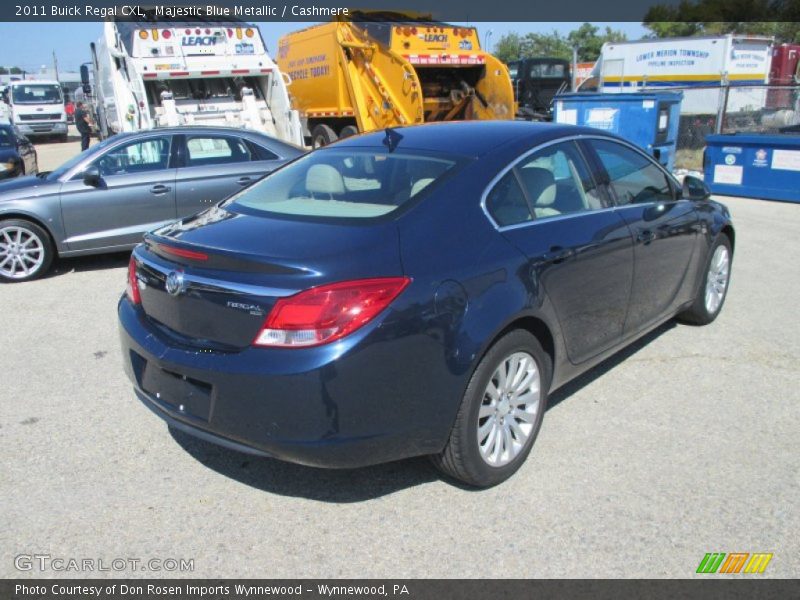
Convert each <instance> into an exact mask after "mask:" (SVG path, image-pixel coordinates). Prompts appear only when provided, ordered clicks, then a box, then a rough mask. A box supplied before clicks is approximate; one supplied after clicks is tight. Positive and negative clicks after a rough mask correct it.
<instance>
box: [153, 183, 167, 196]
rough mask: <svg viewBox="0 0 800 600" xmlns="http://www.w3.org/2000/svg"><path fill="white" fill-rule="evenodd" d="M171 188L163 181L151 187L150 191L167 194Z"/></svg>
mask: <svg viewBox="0 0 800 600" xmlns="http://www.w3.org/2000/svg"><path fill="white" fill-rule="evenodd" d="M169 190H170V188H169V187H168V186H166V185H164V184H162V183H159V184H156V185H154V186H153V187H151V188H150V193H151V194H155V195H156V196H159V195H161V194H166V193H167V192H168V191H169Z"/></svg>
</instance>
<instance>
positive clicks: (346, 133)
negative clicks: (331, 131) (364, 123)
mask: <svg viewBox="0 0 800 600" xmlns="http://www.w3.org/2000/svg"><path fill="white" fill-rule="evenodd" d="M357 134H358V127H356V126H355V125H346V126H345V127H342V130H341V131H340V132H339V139H340V140H343V139H344V138H349V137H350V136H351V135H357Z"/></svg>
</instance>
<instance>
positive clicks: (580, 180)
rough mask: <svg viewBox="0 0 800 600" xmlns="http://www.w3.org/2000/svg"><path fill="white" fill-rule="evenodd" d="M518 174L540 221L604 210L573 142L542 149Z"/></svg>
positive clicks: (521, 167)
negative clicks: (547, 218)
mask: <svg viewBox="0 0 800 600" xmlns="http://www.w3.org/2000/svg"><path fill="white" fill-rule="evenodd" d="M516 170H517V174H518V176H519V179H520V182H521V183H522V187H523V189H524V190H525V192H526V194H527V196H528V199H529V201H530V203H531V207H532V208H533V214H534V216H535V217H536V218H537V219H542V218H546V217H555V216H559V215H566V214H571V213H580V212H587V211H590V210H598V209H601V208H605V204H604V203H603V199H602V197H601V196H600V194H599V192H598V189H597V187H596V186H595V183H594V180H593V179H592V177H591V175H590V174H589V170H588V169H587V167H586V165H585V163H584V161H583V158H582V157H581V155H580V152H579V151H578V148H577V146H576V145H575V143H574V142H564V143H561V144H555V145H553V146H548V147H546V148H543V149H542V150H539V151H538V152H536V153H535V154H533V155H531V156H530V157H529V158H528V159H526V160H525V161H523V162H522V163H521V164H520V165H517V167H516Z"/></svg>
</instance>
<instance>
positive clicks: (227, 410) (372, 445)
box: [118, 298, 452, 468]
mask: <svg viewBox="0 0 800 600" xmlns="http://www.w3.org/2000/svg"><path fill="white" fill-rule="evenodd" d="M118 314H119V319H120V337H121V343H122V350H123V359H124V360H123V362H124V366H125V371H126V374H127V375H128V377H129V379H130V380H131V382H132V383H133V385H134V388H135V391H136V395H137V396H138V397H139V399H140V400H141V401H142V402H143V403H144V404H145V405H147V406H148V408H150V409H151V410H152V411H153V412H155V413H156V414H157V415H158V416H159V417H161V418H162V419H164V420H165V421H166V422H167V423H168V424H169V425H171V426H174V427H176V428H178V429H181V430H183V431H185V432H187V433H189V434H191V435H194V436H196V437H198V438H201V439H204V440H206V441H209V442H212V443H215V444H219V445H221V446H225V447H228V448H231V449H234V450H237V451H241V452H247V453H250V454H256V455H261V456H271V457H274V458H278V459H281V460H286V461H289V462H295V463H300V464H305V465H312V466H318V467H330V468H352V467H360V466H366V465H370V464H377V463H382V462H389V461H392V460H397V459H401V458H406V457H410V456H417V455H422V454H430V453H434V452H438V451H440V450H441V448H442V446H443V445H444V443H445V441H446V438H447V435H448V434H449V427H450V425H451V424H452V420H451V419H450V418H449V417H448V416H446V413H447V412H448V411H445V410H442V407H441V406H439V407H437V405H436V403H435V402H430V399H429V398H425V397H424V394H415V388H416V390H420V389H422V390H424V389H425V388H424V383H423V382H421V381H419V379H418V377H417V376H416V375H418V374H415V373H414V372H407V370H398V369H397V365H396V360H393V359H392V357H393V356H396V353H397V352H402V348H398V347H394V348H393V347H392V345H393V344H396V343H402V342H401V341H399V342H391V341H386V342H378V343H377V346H383V347H372V346H371V347H370V348H369V349H368V350H367V351H361V350H359V349H358V342H355V343H354V344H352V345H351V346H350V347H349V348H345V349H341V348H340V349H339V350H338V351H337V350H335V349H333V348H330V347H326V346H322V347H318V348H309V349H303V350H297V349H289V350H286V349H284V350H280V349H260V348H248V349H245V350H242V351H240V352H233V353H231V352H201V351H198V350H197V349H196V348H182V347H179V346H176V345H175V344H174V343H172V342H171V340H168V339H165V336H164V334H163V333H162V332H161V331H159V329H158V328H157V327H155V326H154V325H153V324H152V323H151V322H150V321H149V319H148V318H147V317H145V316H144V315H143V313H142V312H141V310H139V309H138V308H135V307H134V306H133V305H131V303H130V302H128V301H127V300H126V299H125V298H123V299H122V300H121V301H120V303H119V307H118ZM373 346H375V345H373ZM408 371H413V369H411V370H408ZM422 376H423V377H424V375H422ZM434 387H435V386H434ZM423 407H427V408H423ZM426 412H428V413H429V414H426Z"/></svg>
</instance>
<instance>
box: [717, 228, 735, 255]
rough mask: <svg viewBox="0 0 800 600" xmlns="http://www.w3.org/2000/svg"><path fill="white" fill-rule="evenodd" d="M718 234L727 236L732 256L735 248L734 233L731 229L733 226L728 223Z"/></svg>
mask: <svg viewBox="0 0 800 600" xmlns="http://www.w3.org/2000/svg"><path fill="white" fill-rule="evenodd" d="M720 233H722V234H724V235H725V236H727V238H728V240H730V242H731V254H733V251H734V248H735V246H736V232H735V231H734V229H733V225H731V224H730V223H728V224H727V225H725V226H724V227H723V228H722V229H720Z"/></svg>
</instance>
